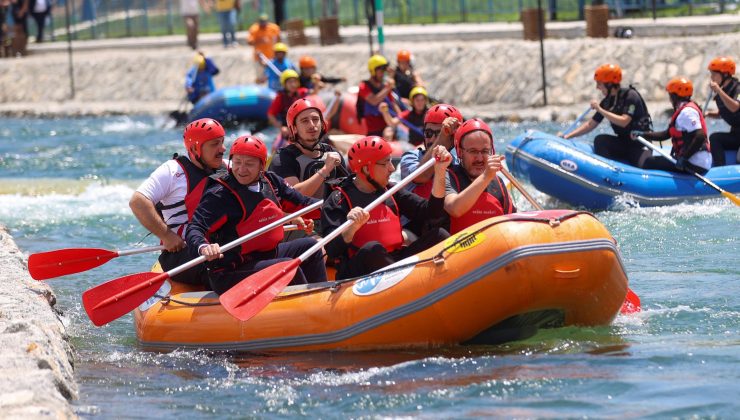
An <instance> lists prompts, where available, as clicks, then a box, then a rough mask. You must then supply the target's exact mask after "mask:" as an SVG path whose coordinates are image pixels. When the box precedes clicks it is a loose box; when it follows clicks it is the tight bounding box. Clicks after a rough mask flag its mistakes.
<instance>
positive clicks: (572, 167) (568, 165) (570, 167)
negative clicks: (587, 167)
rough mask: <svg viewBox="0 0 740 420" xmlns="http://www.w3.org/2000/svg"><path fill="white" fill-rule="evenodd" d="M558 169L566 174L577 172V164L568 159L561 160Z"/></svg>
mask: <svg viewBox="0 0 740 420" xmlns="http://www.w3.org/2000/svg"><path fill="white" fill-rule="evenodd" d="M560 167H561V168H563V169H565V170H566V171H568V172H575V171H577V170H578V164H577V163H575V162H573V161H572V160H569V159H563V160H561V161H560Z"/></svg>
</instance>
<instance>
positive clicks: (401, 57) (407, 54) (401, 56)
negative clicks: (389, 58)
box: [396, 50, 411, 62]
mask: <svg viewBox="0 0 740 420" xmlns="http://www.w3.org/2000/svg"><path fill="white" fill-rule="evenodd" d="M396 61H406V62H408V61H411V51H409V50H401V51H399V52H398V54H397V55H396Z"/></svg>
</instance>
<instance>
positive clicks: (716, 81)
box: [704, 57, 740, 166]
mask: <svg viewBox="0 0 740 420" xmlns="http://www.w3.org/2000/svg"><path fill="white" fill-rule="evenodd" d="M708 68H709V72H710V80H709V87H710V88H711V89H712V92H714V101H715V102H716V104H717V110H716V111H709V112H707V113H706V114H705V115H704V116H705V117H707V118H722V119H723V120H725V122H726V123H727V124H729V125H730V132H729V133H723V132H715V133H712V135H711V136H709V144H710V145H711V149H712V165H714V166H724V165H725V163H726V157H725V152H726V151H731V152H734V153H737V152H738V149H739V148H740V82H738V80H737V78H735V77H734V75H735V61H733V60H732V59H731V58H730V57H717V58H715V59H713V60H712V61H710V62H709V67H708ZM739 163H740V162H739Z"/></svg>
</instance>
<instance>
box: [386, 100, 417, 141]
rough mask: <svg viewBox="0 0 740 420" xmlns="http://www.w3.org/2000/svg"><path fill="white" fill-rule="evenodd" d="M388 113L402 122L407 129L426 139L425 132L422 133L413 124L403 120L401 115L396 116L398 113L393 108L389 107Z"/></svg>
mask: <svg viewBox="0 0 740 420" xmlns="http://www.w3.org/2000/svg"><path fill="white" fill-rule="evenodd" d="M388 112H390V113H391V115H392V116H394V117H396V118H398V120H399V121H401V122H402V123H403V125H405V126H406V127H408V128H409V129H410V130H413V131H414V132H416V134H418V135H420V136H422V137H424V132H423V131H421V129H420V128H419V127H417V126H415V125H414V124H412V123H411V122H409V121H408V120H406V119H405V118H403V117H401V116H400V115H398V114H396V111H394V110H393V108H392V107H390V106H389V107H388Z"/></svg>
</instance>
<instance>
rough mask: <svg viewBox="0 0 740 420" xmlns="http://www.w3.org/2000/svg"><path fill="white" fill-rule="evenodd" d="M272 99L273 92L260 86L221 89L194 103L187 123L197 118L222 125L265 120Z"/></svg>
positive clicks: (273, 96)
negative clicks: (216, 121)
mask: <svg viewBox="0 0 740 420" xmlns="http://www.w3.org/2000/svg"><path fill="white" fill-rule="evenodd" d="M274 98H275V91H273V90H272V89H270V88H268V87H266V86H262V85H241V86H230V87H223V88H221V89H217V90H215V91H213V92H211V93H209V94H208V95H206V96H204V97H202V98H201V99H200V100H199V101H198V102H196V103H195V105H194V106H193V109H192V110H191V111H190V113H188V117H187V121H193V120H197V119H199V118H213V119H215V120H218V121H220V122H222V123H228V122H242V121H259V120H266V119H267V110H268V109H269V108H270V104H271V103H272V100H273V99H274Z"/></svg>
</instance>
